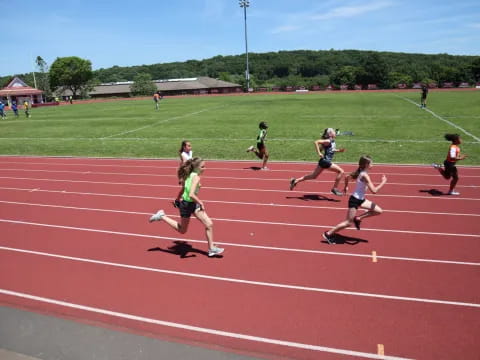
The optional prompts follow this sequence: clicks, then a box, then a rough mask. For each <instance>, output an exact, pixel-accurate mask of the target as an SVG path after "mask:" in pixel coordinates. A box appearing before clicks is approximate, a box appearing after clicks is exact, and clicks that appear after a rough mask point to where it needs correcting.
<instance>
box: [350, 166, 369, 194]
mask: <svg viewBox="0 0 480 360" xmlns="http://www.w3.org/2000/svg"><path fill="white" fill-rule="evenodd" d="M364 175H365V171H360V174H359V175H358V177H357V182H356V184H355V190H354V192H353V193H352V196H353V197H355V198H357V199H358V200H364V199H365V191H366V189H367V183H366V182H364V181H362V180H363V176H364Z"/></svg>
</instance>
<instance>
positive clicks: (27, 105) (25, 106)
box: [23, 100, 30, 118]
mask: <svg viewBox="0 0 480 360" xmlns="http://www.w3.org/2000/svg"><path fill="white" fill-rule="evenodd" d="M23 109H24V110H25V117H27V118H29V117H30V110H29V109H30V104H29V103H28V101H27V100H25V101H24V102H23Z"/></svg>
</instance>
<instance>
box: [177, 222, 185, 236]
mask: <svg viewBox="0 0 480 360" xmlns="http://www.w3.org/2000/svg"><path fill="white" fill-rule="evenodd" d="M177 231H178V232H179V233H180V234H185V233H186V232H187V227H186V226H182V225H180V224H178V226H177Z"/></svg>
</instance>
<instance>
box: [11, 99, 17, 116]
mask: <svg viewBox="0 0 480 360" xmlns="http://www.w3.org/2000/svg"><path fill="white" fill-rule="evenodd" d="M12 111H13V113H14V114H15V117H18V106H17V102H16V101H14V102H12Z"/></svg>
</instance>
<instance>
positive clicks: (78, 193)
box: [0, 186, 480, 217]
mask: <svg viewBox="0 0 480 360" xmlns="http://www.w3.org/2000/svg"><path fill="white" fill-rule="evenodd" d="M0 190H7V191H24V192H39V193H41V192H45V193H52V194H62V195H86V196H103V197H120V198H126V199H149V200H165V201H167V202H171V201H172V197H161V196H144V195H125V194H106V193H93V192H84V191H67V190H48V189H41V188H13V187H2V186H0ZM204 200H205V201H206V202H207V203H215V204H229V205H245V206H267V207H285V208H292V209H313V210H318V209H328V210H333V211H342V212H344V211H345V210H346V208H345V207H332V206H311V205H290V204H275V203H258V202H245V201H224V200H212V199H204ZM0 202H4V203H14V202H11V201H7V200H0ZM383 212H385V213H400V214H402V213H403V214H404V213H407V214H424V215H446V216H473V217H478V216H480V214H468V213H450V212H449V213H447V212H433V211H414V210H395V209H387V210H383Z"/></svg>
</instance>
